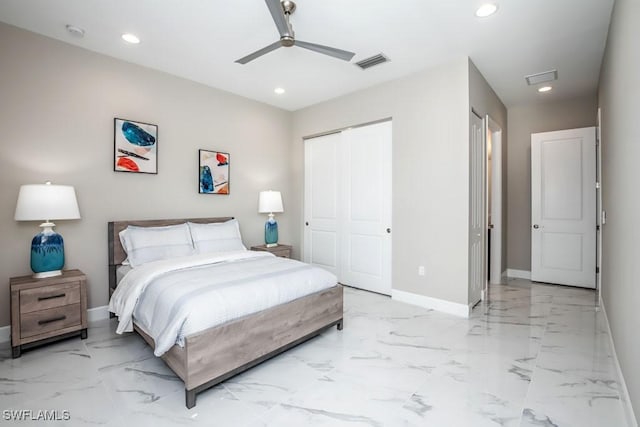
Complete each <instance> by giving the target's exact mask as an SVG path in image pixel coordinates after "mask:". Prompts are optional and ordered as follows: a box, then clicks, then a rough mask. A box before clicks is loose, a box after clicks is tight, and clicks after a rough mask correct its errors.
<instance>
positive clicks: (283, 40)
mask: <svg viewBox="0 0 640 427" xmlns="http://www.w3.org/2000/svg"><path fill="white" fill-rule="evenodd" d="M295 43H296V41H295V39H294V38H293V34H292V35H291V36H282V37H280V44H281V45H282V46H284V47H291V46H293V45H294V44H295Z"/></svg>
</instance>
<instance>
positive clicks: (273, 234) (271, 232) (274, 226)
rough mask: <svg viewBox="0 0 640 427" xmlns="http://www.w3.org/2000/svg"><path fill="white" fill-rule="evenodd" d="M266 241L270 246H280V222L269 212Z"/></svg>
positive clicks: (265, 228)
mask: <svg viewBox="0 0 640 427" xmlns="http://www.w3.org/2000/svg"><path fill="white" fill-rule="evenodd" d="M264 242H265V244H266V246H267V247H268V248H273V247H274V246H278V223H277V222H276V220H275V219H274V218H273V214H269V219H268V220H267V222H265V223H264Z"/></svg>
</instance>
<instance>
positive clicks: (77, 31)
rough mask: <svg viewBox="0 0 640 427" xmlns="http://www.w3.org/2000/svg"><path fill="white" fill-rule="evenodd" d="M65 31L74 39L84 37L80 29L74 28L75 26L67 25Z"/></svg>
mask: <svg viewBox="0 0 640 427" xmlns="http://www.w3.org/2000/svg"><path fill="white" fill-rule="evenodd" d="M66 28H67V31H68V32H69V34H71V35H72V36H74V37H84V30H83V29H82V28H80V27H76V26H75V25H70V24H69V25H67V26H66Z"/></svg>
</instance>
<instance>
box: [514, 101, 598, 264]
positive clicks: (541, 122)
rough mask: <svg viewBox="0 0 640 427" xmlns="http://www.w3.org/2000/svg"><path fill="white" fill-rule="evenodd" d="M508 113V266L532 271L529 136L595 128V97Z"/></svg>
mask: <svg viewBox="0 0 640 427" xmlns="http://www.w3.org/2000/svg"><path fill="white" fill-rule="evenodd" d="M532 90H533V89H532ZM541 96H544V95H542V94H541ZM507 114H508V117H509V131H508V135H509V137H508V139H509V142H508V144H509V158H508V166H507V168H508V170H507V182H508V188H507V194H508V197H507V200H508V202H507V222H508V224H507V254H508V255H507V267H508V268H510V269H515V270H523V271H531V134H532V133H537V132H550V131H554V130H562V129H574V128H582V127H589V126H595V125H596V114H597V106H596V96H595V93H594V94H591V95H587V96H583V97H580V98H575V99H568V100H562V101H553V102H544V101H543V102H540V103H536V104H527V105H518V106H513V107H510V108H509V109H508V112H507Z"/></svg>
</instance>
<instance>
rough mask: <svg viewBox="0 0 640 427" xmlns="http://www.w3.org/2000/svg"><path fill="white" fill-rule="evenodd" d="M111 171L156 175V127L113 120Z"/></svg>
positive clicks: (118, 119)
mask: <svg viewBox="0 0 640 427" xmlns="http://www.w3.org/2000/svg"><path fill="white" fill-rule="evenodd" d="M113 170H114V171H115V172H129V173H146V174H154V175H157V174H158V126H157V125H154V124H151V123H144V122H138V121H134V120H127V119H121V118H117V117H116V118H114V119H113Z"/></svg>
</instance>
